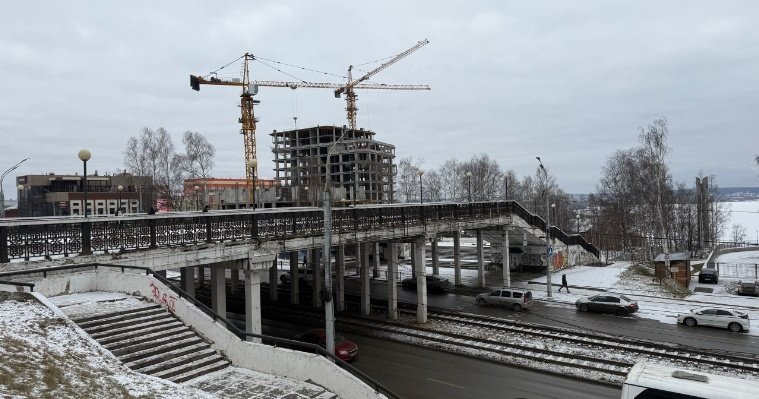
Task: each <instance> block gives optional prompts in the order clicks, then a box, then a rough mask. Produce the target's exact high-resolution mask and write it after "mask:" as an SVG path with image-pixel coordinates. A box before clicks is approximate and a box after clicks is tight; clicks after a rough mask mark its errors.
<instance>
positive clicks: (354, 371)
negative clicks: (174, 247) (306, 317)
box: [0, 263, 402, 399]
mask: <svg viewBox="0 0 759 399" xmlns="http://www.w3.org/2000/svg"><path fill="white" fill-rule="evenodd" d="M90 267H94V268H95V269H97V268H98V267H107V268H117V269H121V271H122V272H124V271H125V270H126V269H131V270H142V271H144V272H145V275H152V276H153V278H155V279H156V280H158V281H160V282H161V283H162V284H164V285H165V286H167V287H168V288H169V289H171V290H172V291H174V292H176V293H177V294H179V296H181V297H182V298H184V299H186V300H188V301H190V302H191V303H192V304H194V305H195V306H197V307H198V308H200V310H202V311H203V312H204V313H206V315H208V316H210V317H211V318H212V319H213V320H214V321H220V322H221V323H223V324H224V325H225V326H226V327H227V329H228V330H229V331H231V332H232V333H233V334H235V335H236V336H237V337H238V338H240V340H242V341H244V340H245V338H246V337H251V338H258V339H261V340H262V341H263V340H264V339H265V340H268V341H273V342H280V343H283V344H286V345H290V346H298V347H302V348H308V349H312V350H313V351H314V352H316V353H317V354H319V355H321V356H324V357H327V358H329V359H331V360H332V361H334V362H336V363H337V364H338V365H339V366H340V367H342V368H343V369H345V370H346V371H348V372H349V373H351V374H353V375H354V376H356V377H358V378H359V379H361V380H362V381H364V382H365V383H366V384H367V385H369V386H370V387H372V388H373V389H374V391H375V392H377V393H382V394H383V395H385V396H388V397H391V398H394V399H402V397H401V396H399V395H398V394H396V393H395V392H393V391H391V390H390V388H388V387H386V386H384V385H382V384H381V383H380V382H379V381H376V380H375V379H373V378H372V377H370V376H368V375H366V374H365V373H364V372H362V371H361V370H359V369H357V368H355V367H353V366H352V365H350V364H349V363H347V362H346V361H344V360H342V359H340V358H339V357H337V356H335V355H334V354H333V353H329V352H327V350H326V349H324V348H322V347H321V346H319V345H316V344H310V343H307V342H301V341H296V340H292V339H287V338H280V337H274V336H270V335H263V334H254V333H249V332H247V331H242V330H240V329H239V328H237V326H236V325H234V324H232V323H231V322H230V321H229V320H227V319H226V318H224V317H221V316H220V315H219V314H218V313H216V312H215V311H213V309H211V308H209V307H208V306H206V305H205V304H203V303H202V302H200V301H199V300H198V299H197V298H194V297H193V296H191V295H190V294H188V293H187V292H186V291H184V290H183V289H181V288H179V287H177V286H176V285H174V283H173V282H172V281H171V280H169V279H167V278H166V277H164V276H162V275H160V274H158V273H157V272H155V271H154V270H153V269H151V268H149V267H145V266H132V265H117V264H107V263H82V264H77V265H65V266H54V267H46V268H42V269H29V270H17V271H12V272H3V273H0V278H1V277H15V276H23V275H30V274H37V273H42V274H43V278H47V273H48V272H51V271H60V270H73V269H84V268H90ZM2 283H3V281H0V284H2ZM9 283H11V284H14V285H31V286H32V287H34V284H33V283H22V282H15V283H14V282H9ZM262 345H266V344H263V343H262ZM273 346H274V347H275V348H276V347H277V345H273Z"/></svg>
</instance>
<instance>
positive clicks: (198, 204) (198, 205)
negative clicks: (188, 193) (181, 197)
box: [193, 186, 200, 211]
mask: <svg viewBox="0 0 759 399" xmlns="http://www.w3.org/2000/svg"><path fill="white" fill-rule="evenodd" d="M193 188H194V189H195V210H196V211H197V210H198V209H200V203H199V201H198V190H200V187H198V186H195V187H193Z"/></svg>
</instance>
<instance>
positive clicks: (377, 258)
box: [372, 241, 380, 278]
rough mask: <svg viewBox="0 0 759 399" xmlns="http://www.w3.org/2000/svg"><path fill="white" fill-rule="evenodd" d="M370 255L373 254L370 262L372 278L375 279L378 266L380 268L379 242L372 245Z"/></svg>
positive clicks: (377, 275) (377, 273) (377, 274)
mask: <svg viewBox="0 0 759 399" xmlns="http://www.w3.org/2000/svg"><path fill="white" fill-rule="evenodd" d="M372 253H373V254H374V257H373V261H374V262H372V277H373V278H377V277H379V266H380V243H379V241H377V242H375V243H373V244H372Z"/></svg>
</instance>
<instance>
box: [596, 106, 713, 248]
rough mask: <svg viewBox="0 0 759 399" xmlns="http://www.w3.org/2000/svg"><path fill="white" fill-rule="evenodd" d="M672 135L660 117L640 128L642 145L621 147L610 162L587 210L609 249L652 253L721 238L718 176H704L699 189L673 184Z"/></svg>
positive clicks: (693, 246)
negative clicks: (624, 148)
mask: <svg viewBox="0 0 759 399" xmlns="http://www.w3.org/2000/svg"><path fill="white" fill-rule="evenodd" d="M668 133H669V131H668V126H667V121H666V120H665V119H657V120H655V121H654V122H653V123H652V124H650V125H649V126H648V127H647V128H645V129H641V130H640V132H639V136H638V138H639V142H640V145H639V146H637V147H634V148H630V149H628V150H619V151H617V152H615V153H614V154H612V155H611V156H610V157H609V158H608V160H607V161H606V164H605V166H604V167H603V170H602V174H601V180H600V182H599V183H598V186H597V193H596V194H594V195H592V196H591V197H590V202H589V205H590V206H589V207H588V209H587V210H586V212H588V216H589V217H590V219H591V220H592V229H591V232H590V233H592V234H593V235H594V237H595V241H596V242H598V241H601V242H604V241H605V245H604V246H605V247H606V248H608V249H614V250H622V251H626V252H629V251H632V250H635V249H647V250H646V253H647V254H648V255H651V254H652V253H654V252H659V251H665V249H667V250H669V251H681V250H697V249H699V248H700V247H702V246H711V245H712V243H713V242H715V241H717V240H719V238H720V235H721V232H722V231H723V230H724V228H725V227H726V226H725V224H726V223H727V218H728V212H727V210H726V209H725V208H724V206H723V205H722V203H721V202H720V201H719V197H718V194H717V185H716V184H715V178H714V176H710V177H708V178H705V177H703V176H700V177H699V178H698V179H696V186H697V189H696V190H694V189H692V188H689V187H688V186H687V185H686V184H684V183H676V182H674V181H673V180H672V176H671V174H670V171H669V167H668V162H669V156H670V153H671V149H670V148H669V146H668V145H667V136H668ZM702 182H703V185H702ZM707 182H710V184H707ZM701 187H703V190H700V189H699V188H701ZM652 249H653V250H652Z"/></svg>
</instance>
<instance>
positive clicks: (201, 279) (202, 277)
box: [198, 266, 206, 288]
mask: <svg viewBox="0 0 759 399" xmlns="http://www.w3.org/2000/svg"><path fill="white" fill-rule="evenodd" d="M204 285H206V268H205V267H203V266H198V288H201V287H203V286H204Z"/></svg>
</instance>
